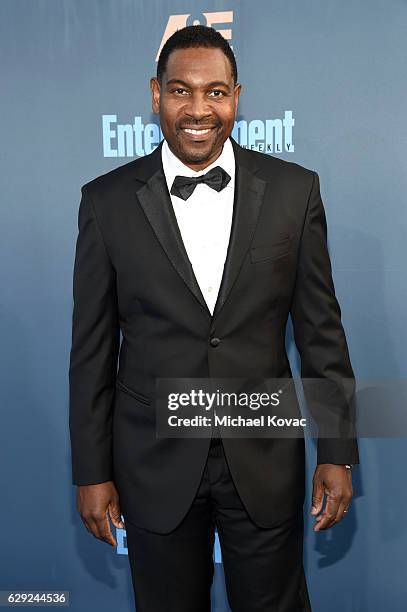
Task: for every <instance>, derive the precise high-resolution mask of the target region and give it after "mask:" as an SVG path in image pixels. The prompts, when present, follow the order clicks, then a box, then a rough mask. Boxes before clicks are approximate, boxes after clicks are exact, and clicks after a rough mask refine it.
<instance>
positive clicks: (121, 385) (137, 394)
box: [116, 378, 151, 405]
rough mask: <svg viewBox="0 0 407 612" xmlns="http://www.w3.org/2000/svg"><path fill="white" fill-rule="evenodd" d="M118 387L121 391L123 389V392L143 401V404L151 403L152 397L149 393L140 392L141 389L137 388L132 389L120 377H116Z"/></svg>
mask: <svg viewBox="0 0 407 612" xmlns="http://www.w3.org/2000/svg"><path fill="white" fill-rule="evenodd" d="M116 387H117V388H118V389H119V390H120V391H123V393H127V394H128V395H131V396H132V397H134V398H135V399H136V400H138V401H139V402H142V403H143V404H147V405H149V404H151V398H149V397H147V395H144V394H143V393H140V392H139V391H136V390H135V389H131V388H130V387H128V386H127V385H125V384H124V383H123V382H122V381H121V380H120V379H119V378H116Z"/></svg>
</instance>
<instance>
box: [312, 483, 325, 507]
mask: <svg viewBox="0 0 407 612" xmlns="http://www.w3.org/2000/svg"><path fill="white" fill-rule="evenodd" d="M323 501H324V483H323V482H322V480H317V479H315V478H314V482H313V487H312V509H311V514H313V515H314V516H315V515H317V514H319V513H320V512H321V510H322V503H323Z"/></svg>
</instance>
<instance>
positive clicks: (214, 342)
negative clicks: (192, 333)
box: [210, 337, 220, 346]
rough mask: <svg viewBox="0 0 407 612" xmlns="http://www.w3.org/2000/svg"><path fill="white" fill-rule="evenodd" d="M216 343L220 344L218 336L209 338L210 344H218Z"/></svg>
mask: <svg viewBox="0 0 407 612" xmlns="http://www.w3.org/2000/svg"><path fill="white" fill-rule="evenodd" d="M218 344H220V339H219V338H216V337H215V338H211V339H210V345H211V346H218Z"/></svg>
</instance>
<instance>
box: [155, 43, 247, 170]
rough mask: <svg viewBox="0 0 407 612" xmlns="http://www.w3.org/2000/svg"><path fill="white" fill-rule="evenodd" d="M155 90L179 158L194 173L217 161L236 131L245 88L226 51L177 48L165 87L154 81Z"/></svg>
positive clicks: (165, 128)
mask: <svg viewBox="0 0 407 612" xmlns="http://www.w3.org/2000/svg"><path fill="white" fill-rule="evenodd" d="M150 86H151V93H152V108H153V112H154V113H157V114H159V116H160V123H161V129H162V131H163V134H164V137H165V139H166V140H167V142H168V145H169V147H170V149H171V151H172V152H173V153H174V155H176V156H177V157H178V158H179V159H180V160H181V161H182V162H183V163H184V164H185V165H187V166H189V167H190V168H192V169H193V170H202V169H203V168H205V167H206V166H208V165H209V164H211V163H212V162H213V161H215V159H216V158H217V157H219V155H220V154H221V152H222V147H223V143H224V142H225V140H226V139H227V138H228V137H229V136H230V134H231V132H232V129H233V126H234V122H235V118H236V114H237V107H238V100H239V94H240V89H241V86H240V85H239V84H236V85H234V82H233V77H232V69H231V65H230V62H229V60H228V58H227V57H226V55H225V54H224V53H223V52H222V51H221V49H216V48H215V49H213V48H210V49H207V48H205V47H197V48H190V49H175V50H174V51H173V52H172V53H171V54H170V56H169V58H168V63H167V69H166V71H165V73H164V74H163V78H162V83H161V86H160V84H159V83H158V81H157V79H156V78H155V77H153V78H152V79H151V80H150ZM188 130H194V132H193V133H191V132H190V131H188ZM195 130H198V133H196V132H195ZM202 130H203V131H202Z"/></svg>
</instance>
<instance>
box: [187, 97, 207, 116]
mask: <svg viewBox="0 0 407 612" xmlns="http://www.w3.org/2000/svg"><path fill="white" fill-rule="evenodd" d="M185 114H186V115H189V116H190V117H193V118H194V119H195V120H196V121H198V120H200V119H203V118H204V117H208V116H210V115H211V110H210V108H209V104H208V100H207V98H206V96H205V95H204V94H200V93H194V94H192V95H191V97H190V99H189V101H188V105H187V107H186V108H185Z"/></svg>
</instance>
